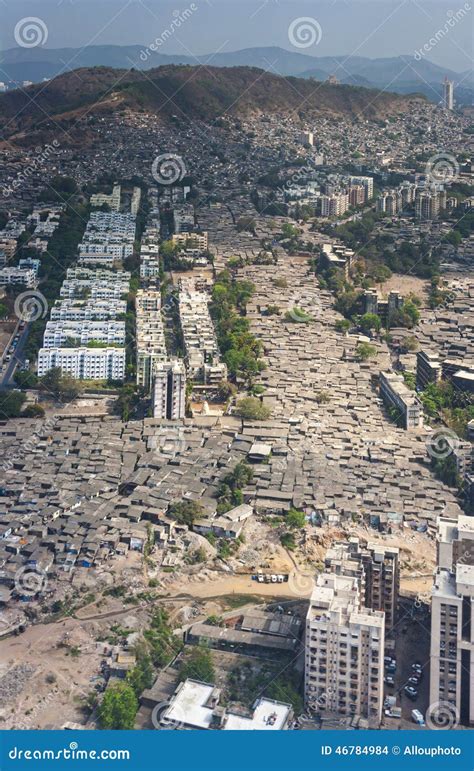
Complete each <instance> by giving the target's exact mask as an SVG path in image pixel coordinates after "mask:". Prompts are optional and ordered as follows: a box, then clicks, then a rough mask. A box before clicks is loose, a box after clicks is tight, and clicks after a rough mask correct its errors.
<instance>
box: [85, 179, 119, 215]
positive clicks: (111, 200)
mask: <svg viewBox="0 0 474 771" xmlns="http://www.w3.org/2000/svg"><path fill="white" fill-rule="evenodd" d="M121 192H122V191H121V187H120V185H114V187H113V189H112V192H111V193H110V194H107V193H94V194H93V195H91V199H90V203H91V206H104V204H105V205H106V206H108V207H109V209H111V210H112V211H116V212H118V211H119V210H120V196H121Z"/></svg>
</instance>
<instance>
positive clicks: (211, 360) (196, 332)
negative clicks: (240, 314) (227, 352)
mask: <svg viewBox="0 0 474 771" xmlns="http://www.w3.org/2000/svg"><path fill="white" fill-rule="evenodd" d="M179 317H180V322H181V329H182V332H183V339H184V347H185V354H186V368H187V370H188V373H189V376H190V377H191V378H192V379H193V380H197V381H201V382H204V383H207V384H217V383H220V382H221V381H222V380H225V379H226V378H227V367H226V365H225V364H224V363H223V362H222V361H221V358H220V351H219V347H218V345H217V338H216V332H215V329H214V324H213V322H212V319H211V316H210V313H209V295H208V294H207V293H206V292H203V291H198V290H197V289H196V287H195V283H194V281H193V279H181V281H180V291H179Z"/></svg>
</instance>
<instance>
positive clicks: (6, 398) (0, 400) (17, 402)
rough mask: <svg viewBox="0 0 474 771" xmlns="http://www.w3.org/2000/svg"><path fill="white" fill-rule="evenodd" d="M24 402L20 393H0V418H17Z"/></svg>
mask: <svg viewBox="0 0 474 771" xmlns="http://www.w3.org/2000/svg"><path fill="white" fill-rule="evenodd" d="M25 400H26V396H25V394H22V393H21V391H3V392H1V393H0V417H1V418H18V417H19V415H20V414H21V408H22V406H23V404H24V402H25Z"/></svg>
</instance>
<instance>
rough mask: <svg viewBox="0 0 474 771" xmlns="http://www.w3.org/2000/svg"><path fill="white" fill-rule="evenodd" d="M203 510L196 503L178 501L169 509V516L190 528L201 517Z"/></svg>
mask: <svg viewBox="0 0 474 771" xmlns="http://www.w3.org/2000/svg"><path fill="white" fill-rule="evenodd" d="M203 511H204V510H203V508H202V506H201V505H200V504H199V503H196V501H180V502H179V503H172V504H171V506H170V507H169V513H170V514H171V516H172V517H173V518H174V519H175V520H176V522H179V523H180V524H181V525H187V526H188V527H192V524H193V522H194V521H195V520H196V519H199V518H200V517H202V516H203Z"/></svg>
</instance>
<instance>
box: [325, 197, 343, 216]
mask: <svg viewBox="0 0 474 771" xmlns="http://www.w3.org/2000/svg"><path fill="white" fill-rule="evenodd" d="M348 208H349V196H348V194H347V193H335V194H334V195H322V196H321V216H323V217H339V216H340V215H341V214H344V213H345V212H346V211H347V210H348Z"/></svg>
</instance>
